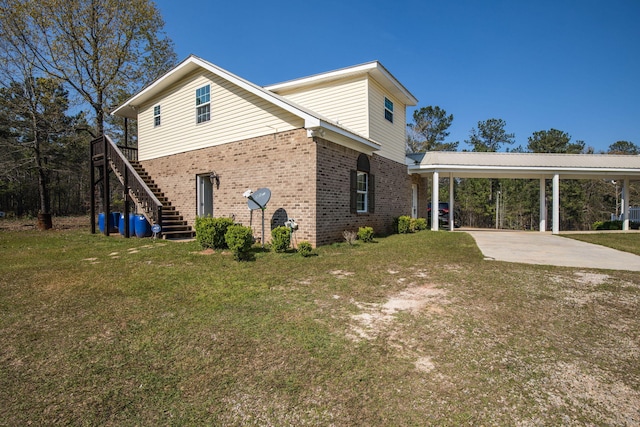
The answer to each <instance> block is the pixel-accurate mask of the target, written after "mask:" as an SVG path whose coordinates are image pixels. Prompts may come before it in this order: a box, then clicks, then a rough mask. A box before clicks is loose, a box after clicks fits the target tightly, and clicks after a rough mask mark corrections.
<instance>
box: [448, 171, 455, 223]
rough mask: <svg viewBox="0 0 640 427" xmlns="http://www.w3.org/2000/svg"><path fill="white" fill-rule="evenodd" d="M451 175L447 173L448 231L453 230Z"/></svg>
mask: <svg viewBox="0 0 640 427" xmlns="http://www.w3.org/2000/svg"><path fill="white" fill-rule="evenodd" d="M454 207H455V206H453V174H452V173H449V231H453V230H454V224H453V208H454Z"/></svg>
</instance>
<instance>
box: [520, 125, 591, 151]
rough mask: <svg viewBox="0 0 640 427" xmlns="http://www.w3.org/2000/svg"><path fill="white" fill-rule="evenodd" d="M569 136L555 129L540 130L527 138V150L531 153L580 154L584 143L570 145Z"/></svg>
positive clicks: (578, 142)
mask: <svg viewBox="0 0 640 427" xmlns="http://www.w3.org/2000/svg"><path fill="white" fill-rule="evenodd" d="M570 141H571V136H569V134H568V133H566V132H562V131H560V130H557V129H549V130H540V131H537V132H534V133H533V134H532V135H531V136H530V137H529V144H528V145H527V148H528V149H529V151H531V152H533V153H568V154H580V153H582V152H583V151H584V148H585V144H584V141H576V142H575V143H570Z"/></svg>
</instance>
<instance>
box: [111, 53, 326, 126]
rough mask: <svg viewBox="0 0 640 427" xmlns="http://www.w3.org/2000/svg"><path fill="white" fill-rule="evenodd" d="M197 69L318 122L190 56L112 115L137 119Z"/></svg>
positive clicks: (299, 115)
mask: <svg viewBox="0 0 640 427" xmlns="http://www.w3.org/2000/svg"><path fill="white" fill-rule="evenodd" d="M197 67H200V68H203V69H205V70H207V71H209V72H211V73H212V74H215V75H217V76H218V77H220V78H222V79H225V80H227V81H229V82H231V83H233V84H235V85H237V86H238V87H240V88H242V89H244V90H246V91H248V92H249V93H252V94H254V95H256V96H258V97H260V98H262V99H265V100H267V101H269V102H271V103H273V104H274V105H277V106H278V107H280V108H282V109H284V110H286V111H288V112H289V113H291V114H294V115H296V116H298V117H300V118H302V119H304V120H305V123H306V122H307V121H309V122H310V125H313V123H314V121H317V120H318V119H317V118H316V117H314V116H313V115H312V114H309V113H308V112H306V111H303V110H301V109H300V108H298V107H296V106H295V105H293V104H291V103H289V102H287V101H286V100H285V99H284V98H282V97H280V96H278V95H276V94H274V93H271V92H269V91H268V90H265V89H263V88H261V87H260V86H257V85H255V84H253V83H251V82H249V81H247V80H245V79H243V78H241V77H238V76H236V75H235V74H232V73H230V72H228V71H226V70H224V69H222V68H220V67H218V66H216V65H214V64H212V63H210V62H208V61H205V60H204V59H201V58H199V57H197V56H194V55H191V56H189V57H188V58H187V59H185V60H184V61H182V62H181V63H180V64H178V65H177V66H176V67H175V68H174V69H173V70H171V71H169V72H168V73H167V74H165V75H164V76H162V77H160V78H159V79H158V80H156V81H155V82H153V83H152V84H151V85H149V86H147V87H146V88H145V89H143V90H142V91H140V92H138V93H137V94H136V95H134V96H133V97H131V98H130V99H129V100H127V101H126V102H125V103H124V104H123V105H122V106H120V107H118V108H116V109H115V110H114V111H113V112H112V113H111V114H112V115H116V116H123V117H129V118H137V107H138V106H139V105H140V104H142V103H144V102H146V101H147V100H149V99H151V98H153V97H154V96H156V94H157V93H158V92H160V91H161V90H163V89H165V88H166V87H168V86H169V85H171V84H173V83H174V82H176V81H178V80H179V79H180V78H182V77H183V76H185V75H186V74H187V73H189V72H191V71H193V70H195V69H196V68H197Z"/></svg>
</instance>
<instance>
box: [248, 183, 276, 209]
mask: <svg viewBox="0 0 640 427" xmlns="http://www.w3.org/2000/svg"><path fill="white" fill-rule="evenodd" d="M248 199H249V200H248V201H247V205H248V206H249V209H251V210H254V209H264V208H266V207H267V203H269V200H270V199H271V190H269V189H268V188H258V189H257V190H256V191H255V192H253V193H251V195H250V196H248Z"/></svg>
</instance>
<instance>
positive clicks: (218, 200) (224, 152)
mask: <svg viewBox="0 0 640 427" xmlns="http://www.w3.org/2000/svg"><path fill="white" fill-rule="evenodd" d="M315 149H316V148H315V144H314V143H313V140H312V139H311V138H308V137H307V133H306V130H304V129H297V130H293V131H288V132H282V133H279V134H275V135H268V136H263V137H259V138H253V139H248V140H244V141H238V142H233V143H229V144H224V145H219V146H215V147H209V148H205V149H201V150H194V151H189V152H186V153H180V154H176V155H172V156H168V157H163V158H158V159H152V160H147V161H144V162H142V165H143V167H144V168H145V169H146V170H147V172H148V173H149V174H150V175H151V176H152V177H153V179H154V181H155V182H156V183H157V184H158V186H159V187H160V189H161V190H162V191H163V192H164V193H165V195H166V196H167V197H168V198H169V200H170V201H171V203H172V205H174V206H175V207H176V208H177V209H178V210H179V211H180V213H181V214H182V216H183V217H184V218H185V219H186V220H187V221H188V222H189V224H191V225H193V224H194V221H195V217H196V214H197V205H196V194H197V189H196V185H197V179H196V176H197V175H201V174H205V175H208V174H209V173H210V172H212V171H215V172H216V173H217V174H218V175H219V176H220V187H219V188H215V186H214V190H213V193H214V196H213V199H214V201H213V214H214V216H215V217H229V216H234V217H235V219H236V221H237V222H239V223H241V224H243V225H250V224H251V225H252V227H253V230H254V236H256V237H261V211H260V210H256V211H254V212H253V219H252V220H251V213H250V211H249V209H248V207H247V199H246V198H244V197H243V195H242V194H243V193H244V192H245V191H246V190H247V189H252V190H253V191H255V190H257V189H258V188H261V187H266V188H269V189H270V190H271V200H270V202H269V203H268V204H267V209H266V210H265V235H266V240H265V241H269V240H270V237H271V224H272V219H275V217H279V218H281V217H282V216H283V215H284V216H285V217H289V218H294V219H295V220H296V221H297V222H298V224H299V227H300V228H299V231H298V232H297V233H296V237H297V239H298V241H300V240H309V241H310V242H311V243H312V244H314V245H315V244H316V242H315V215H316V212H315V209H316V208H315V206H316V203H315V202H316V200H315V191H314V186H315V161H314V159H315ZM285 219H286V218H285Z"/></svg>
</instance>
